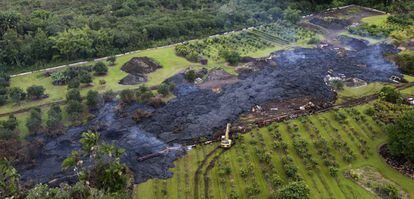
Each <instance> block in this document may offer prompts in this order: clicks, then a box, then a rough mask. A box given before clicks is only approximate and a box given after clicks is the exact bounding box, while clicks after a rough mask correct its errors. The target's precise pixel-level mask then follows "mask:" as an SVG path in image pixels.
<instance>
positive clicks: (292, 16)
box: [283, 7, 301, 23]
mask: <svg viewBox="0 0 414 199" xmlns="http://www.w3.org/2000/svg"><path fill="white" fill-rule="evenodd" d="M300 14H301V11H300V10H296V9H292V8H291V7H288V8H286V9H285V10H284V11H283V18H284V19H285V20H286V21H289V22H290V23H297V22H298V21H299V20H300Z"/></svg>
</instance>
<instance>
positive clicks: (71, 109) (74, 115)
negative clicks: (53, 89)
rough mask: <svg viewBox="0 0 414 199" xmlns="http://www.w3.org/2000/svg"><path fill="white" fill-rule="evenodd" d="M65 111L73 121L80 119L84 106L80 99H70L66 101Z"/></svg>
mask: <svg viewBox="0 0 414 199" xmlns="http://www.w3.org/2000/svg"><path fill="white" fill-rule="evenodd" d="M65 111H66V113H68V115H69V117H70V119H71V120H72V121H76V120H79V119H80V118H81V116H82V115H81V114H82V112H83V106H82V104H81V103H80V102H79V101H76V100H70V101H68V102H67V103H66V106H65Z"/></svg>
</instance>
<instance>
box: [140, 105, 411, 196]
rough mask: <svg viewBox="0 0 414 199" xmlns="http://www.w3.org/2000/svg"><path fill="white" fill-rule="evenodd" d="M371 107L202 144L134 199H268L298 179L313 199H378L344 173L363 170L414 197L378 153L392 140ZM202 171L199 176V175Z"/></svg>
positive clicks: (403, 178) (143, 187)
mask: <svg viewBox="0 0 414 199" xmlns="http://www.w3.org/2000/svg"><path fill="white" fill-rule="evenodd" d="M367 106H369V105H365V106H359V107H356V108H347V109H341V110H335V111H330V112H326V113H322V114H316V115H312V116H307V117H301V118H298V119H294V120H289V121H286V122H282V123H277V124H272V125H271V126H268V127H266V128H261V129H257V130H254V131H252V132H250V133H247V134H244V135H241V136H240V137H239V138H238V139H237V140H236V144H235V145H234V146H233V147H232V148H231V149H230V150H227V151H222V149H217V150H216V151H214V152H213V153H212V155H210V156H206V154H208V153H209V152H211V151H212V150H213V149H214V148H216V147H217V145H215V144H212V145H204V146H199V147H197V148H196V149H193V150H191V151H189V153H188V155H186V156H185V157H183V158H182V159H179V160H177V161H176V164H175V165H176V167H175V168H173V169H171V171H172V172H174V176H173V177H172V178H170V179H166V180H159V179H156V180H149V181H147V182H145V183H142V184H140V185H138V186H137V187H136V189H135V193H136V198H196V197H197V198H206V197H208V198H249V197H253V198H268V197H269V196H271V195H272V194H273V193H274V192H276V191H277V190H278V189H279V188H281V187H283V186H284V185H286V184H288V183H289V182H293V181H297V180H303V181H304V182H305V183H306V184H307V185H308V186H309V188H310V191H311V197H312V198H375V195H374V194H373V193H370V192H368V191H367V190H365V189H363V188H362V187H360V186H359V185H357V184H356V183H354V182H353V181H352V180H350V179H348V178H346V177H345V176H344V174H345V173H346V172H347V171H349V170H350V169H355V168H361V167H364V166H370V167H372V168H374V169H375V170H377V171H378V172H380V173H381V174H382V175H383V176H384V177H385V178H386V179H388V180H391V181H393V182H394V183H396V185H397V186H398V188H400V189H401V190H405V191H407V192H409V194H411V195H412V194H414V190H413V189H412V187H414V182H413V181H412V180H410V179H409V178H408V177H406V176H403V175H401V174H400V173H398V172H397V171H395V170H393V169H392V168H390V167H388V166H387V165H386V163H384V161H383V160H382V158H381V157H380V156H379V155H378V152H377V149H378V147H379V146H380V145H381V144H383V143H384V142H385V141H386V136H385V133H384V131H383V127H382V126H381V125H379V124H377V123H376V122H375V121H374V120H373V119H372V118H371V117H370V116H368V115H365V114H364V113H363V112H364V110H365V109H366V107H367ZM203 160H204V161H203ZM198 167H200V168H201V172H197V175H195V174H196V170H197V168H198ZM195 178H197V179H198V180H199V183H198V184H197V187H194V185H195V183H194V182H195V181H194V179H195ZM246 182H248V183H246Z"/></svg>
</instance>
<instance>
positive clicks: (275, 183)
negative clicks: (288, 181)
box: [270, 174, 283, 188]
mask: <svg viewBox="0 0 414 199" xmlns="http://www.w3.org/2000/svg"><path fill="white" fill-rule="evenodd" d="M270 182H271V183H272V186H273V188H278V187H279V186H280V185H282V184H283V180H282V178H280V176H279V175H277V174H273V175H272V177H271V179H270Z"/></svg>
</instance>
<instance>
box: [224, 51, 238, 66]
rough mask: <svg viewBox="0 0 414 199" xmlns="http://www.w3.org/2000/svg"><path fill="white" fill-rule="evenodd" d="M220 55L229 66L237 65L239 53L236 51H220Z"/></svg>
mask: <svg viewBox="0 0 414 199" xmlns="http://www.w3.org/2000/svg"><path fill="white" fill-rule="evenodd" d="M220 55H221V56H222V57H223V58H224V59H225V60H226V61H227V62H228V63H229V64H230V65H237V64H238V63H239V62H240V59H241V57H240V53H238V52H237V51H227V50H225V51H222V52H220Z"/></svg>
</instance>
